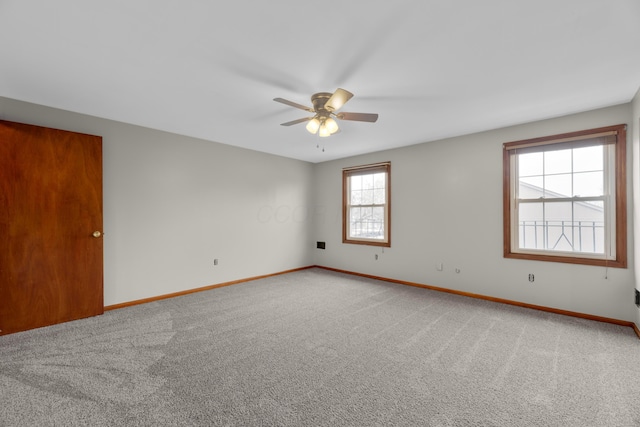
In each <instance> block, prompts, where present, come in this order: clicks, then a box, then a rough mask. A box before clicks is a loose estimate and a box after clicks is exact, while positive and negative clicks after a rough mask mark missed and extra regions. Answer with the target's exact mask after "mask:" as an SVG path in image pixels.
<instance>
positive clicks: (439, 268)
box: [436, 262, 444, 271]
mask: <svg viewBox="0 0 640 427" xmlns="http://www.w3.org/2000/svg"><path fill="white" fill-rule="evenodd" d="M443 268H444V264H443V263H441V262H439V263H438V264H436V270H438V271H442V270H443Z"/></svg>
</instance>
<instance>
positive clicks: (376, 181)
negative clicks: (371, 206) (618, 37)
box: [373, 173, 386, 188]
mask: <svg viewBox="0 0 640 427" xmlns="http://www.w3.org/2000/svg"><path fill="white" fill-rule="evenodd" d="M385 175H386V174H385V173H376V174H374V176H373V185H374V188H384V187H385V186H386V176H385Z"/></svg>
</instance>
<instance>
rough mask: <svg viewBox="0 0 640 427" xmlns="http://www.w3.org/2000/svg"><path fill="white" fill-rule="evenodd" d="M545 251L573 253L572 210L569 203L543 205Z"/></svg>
mask: <svg viewBox="0 0 640 427" xmlns="http://www.w3.org/2000/svg"><path fill="white" fill-rule="evenodd" d="M544 205H545V206H544V210H545V227H546V230H545V233H546V241H547V243H546V245H547V247H546V249H549V250H554V251H567V252H571V251H573V240H574V239H573V233H572V231H573V230H572V226H573V210H572V207H573V206H572V203H571V202H560V203H545V204H544Z"/></svg>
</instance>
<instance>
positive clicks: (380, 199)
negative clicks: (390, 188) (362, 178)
mask: <svg viewBox="0 0 640 427" xmlns="http://www.w3.org/2000/svg"><path fill="white" fill-rule="evenodd" d="M385 198H386V191H385V189H384V188H376V189H375V190H374V192H373V203H374V204H375V205H383V204H385V203H386V200H385Z"/></svg>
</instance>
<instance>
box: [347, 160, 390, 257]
mask: <svg viewBox="0 0 640 427" xmlns="http://www.w3.org/2000/svg"><path fill="white" fill-rule="evenodd" d="M390 175H391V163H390V162H385V163H377V164H375V165H367V166H357V167H351V168H345V169H343V170H342V194H343V202H342V207H343V209H342V242H343V243H356V244H362V245H374V246H386V247H390V246H391V232H390V224H391V220H390V218H391V197H390V182H391V181H390V180H391V176H390Z"/></svg>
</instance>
